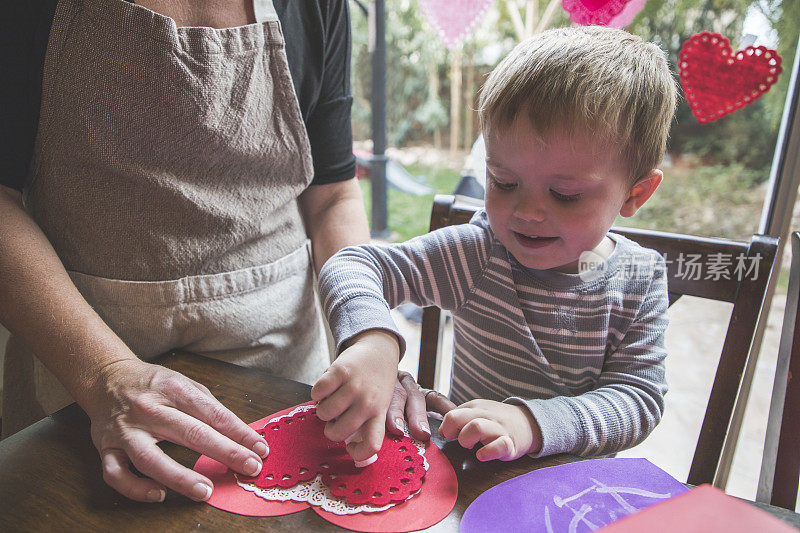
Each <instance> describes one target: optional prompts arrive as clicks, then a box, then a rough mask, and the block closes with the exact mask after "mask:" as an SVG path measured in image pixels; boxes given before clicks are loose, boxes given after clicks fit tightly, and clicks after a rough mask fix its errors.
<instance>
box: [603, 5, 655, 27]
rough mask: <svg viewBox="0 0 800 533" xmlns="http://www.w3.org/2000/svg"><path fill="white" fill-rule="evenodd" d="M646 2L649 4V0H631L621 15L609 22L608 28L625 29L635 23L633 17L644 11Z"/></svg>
mask: <svg viewBox="0 0 800 533" xmlns="http://www.w3.org/2000/svg"><path fill="white" fill-rule="evenodd" d="M645 2H647V0H630V2H628V4H627V5H626V6H625V7H624V8H623V9H622V11H620V13H619V15H617V16H616V17H614V18H613V19H611V20H610V21H609V23H608V24H607V26H608V27H609V28H624V27H625V26H627V25H628V24H630V23H631V22H633V17H635V16H636V14H637V13H639V11H641V10H642V8H643V7H644V4H645Z"/></svg>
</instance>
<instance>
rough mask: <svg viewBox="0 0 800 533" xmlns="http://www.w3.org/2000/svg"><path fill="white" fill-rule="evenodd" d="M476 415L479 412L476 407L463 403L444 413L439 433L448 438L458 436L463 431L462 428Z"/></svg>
mask: <svg viewBox="0 0 800 533" xmlns="http://www.w3.org/2000/svg"><path fill="white" fill-rule="evenodd" d="M476 416H477V413H476V412H475V410H474V409H471V408H465V407H464V406H463V405H462V406H459V407H456V408H455V409H453V410H451V411H450V412H448V413H447V414H446V415H444V418H443V419H442V424H441V425H440V426H439V435H441V436H442V437H444V438H446V439H455V438H457V437H458V434H459V433H461V428H463V427H464V426H465V425H466V424H467V422H469V421H470V420H472V419H473V418H476Z"/></svg>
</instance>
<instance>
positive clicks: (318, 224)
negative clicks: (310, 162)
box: [299, 178, 369, 273]
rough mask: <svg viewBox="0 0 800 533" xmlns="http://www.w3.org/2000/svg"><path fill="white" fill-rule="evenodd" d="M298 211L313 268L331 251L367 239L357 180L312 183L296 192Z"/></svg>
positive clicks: (366, 225)
mask: <svg viewBox="0 0 800 533" xmlns="http://www.w3.org/2000/svg"><path fill="white" fill-rule="evenodd" d="M299 203H300V212H301V213H302V215H303V221H304V222H305V226H306V231H307V232H308V234H309V237H310V238H311V242H312V244H313V249H314V269H315V270H316V271H317V273H319V271H320V269H321V268H322V265H324V264H325V261H327V260H328V258H330V257H331V256H332V255H333V254H335V253H336V252H338V251H339V250H341V249H342V248H344V247H345V246H351V245H355V244H364V243H366V242H369V224H368V223H367V215H366V211H365V210H364V199H363V197H362V196H361V188H360V187H359V186H358V180H357V179H355V178H353V179H350V180H346V181H341V182H338V183H331V184H327V185H312V186H311V187H309V188H308V189H306V190H305V191H304V192H303V194H301V195H300V199H299Z"/></svg>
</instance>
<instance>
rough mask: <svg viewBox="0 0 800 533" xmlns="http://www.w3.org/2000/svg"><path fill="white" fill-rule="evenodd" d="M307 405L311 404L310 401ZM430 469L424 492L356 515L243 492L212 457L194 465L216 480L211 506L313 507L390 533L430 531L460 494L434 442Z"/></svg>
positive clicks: (337, 519)
mask: <svg viewBox="0 0 800 533" xmlns="http://www.w3.org/2000/svg"><path fill="white" fill-rule="evenodd" d="M302 405H312V403H311V402H307V403H305V404H300V406H302ZM300 406H294V407H290V408H288V409H284V410H283V411H279V412H277V413H273V414H271V415H269V416H267V417H265V418H262V419H261V420H258V421H256V422H253V423H251V424H250V427H252V428H253V429H255V430H256V431H258V430H259V429H261V428H263V427H264V424H266V423H267V421H268V420H272V419H274V418H276V417H279V416H283V415H288V414H289V413H290V412H291V411H294V410H295V409H296V408H297V407H300ZM425 459H426V460H427V461H428V464H429V470H428V472H427V473H426V475H425V490H423V491H421V492H420V493H419V494H416V495H415V496H414V497H413V498H409V499H408V500H407V501H405V502H403V503H401V504H399V505H396V506H394V507H392V508H391V509H388V510H387V511H384V512H380V513H357V514H354V515H337V514H333V513H329V512H327V511H323V510H321V509H319V508H318V507H312V506H310V505H309V504H308V503H305V502H294V501H285V502H284V501H270V500H265V499H264V498H261V497H259V496H257V495H256V494H254V493H253V492H249V491H246V490H243V489H242V488H241V487H240V486H239V485H238V484H237V482H236V477H235V476H234V475H233V472H231V471H230V470H228V468H227V467H225V466H224V465H223V464H221V463H218V462H217V461H214V460H213V459H211V458H209V457H206V456H205V455H202V456H200V459H198V460H197V464H195V466H194V469H195V470H196V471H198V472H200V473H201V474H203V475H205V476H208V478H209V479H211V481H212V482H213V484H214V492H212V493H211V498H209V499H208V501H207V502H206V503H207V504H209V505H211V506H213V507H216V508H218V509H221V510H223V511H227V512H230V513H236V514H240V515H244V516H281V515H287V514H290V513H294V512H297V511H300V510H302V509H307V508H309V507H311V508H312V509H313V510H314V512H315V513H317V514H318V515H320V516H321V517H322V518H324V519H325V520H327V521H328V522H331V523H334V524H337V525H339V526H341V527H344V528H347V529H351V530H354V531H366V532H374V533H386V532H390V531H417V530H420V529H426V528H428V527H430V526H432V525H434V524H436V523H438V522H439V521H440V520H442V519H444V518H445V517H446V516H447V515H448V514H449V513H450V511H451V510H452V509H453V506H454V505H455V502H456V498H457V496H458V480H457V479H456V473H455V472H454V471H453V467H452V466H451V465H450V461H448V460H447V458H446V457H445V456H444V454H443V453H442V452H441V450H439V448H438V447H437V446H436V445H435V444H433V443H430V445H429V446H428V447H427V449H426V450H425Z"/></svg>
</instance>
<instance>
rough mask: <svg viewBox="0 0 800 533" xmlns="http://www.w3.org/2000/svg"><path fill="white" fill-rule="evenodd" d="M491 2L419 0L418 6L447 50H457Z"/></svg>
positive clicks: (483, 0)
mask: <svg viewBox="0 0 800 533" xmlns="http://www.w3.org/2000/svg"><path fill="white" fill-rule="evenodd" d="M491 3H492V0H419V6H420V8H422V13H423V14H424V15H425V18H426V19H428V22H429V23H430V24H431V26H433V29H434V30H435V31H436V34H437V35H438V36H439V39H441V41H442V42H443V43H444V45H445V46H446V47H447V48H448V49H449V50H454V49H456V48H458V47H459V46H460V45H461V43H462V42H463V41H464V39H466V37H467V35H469V34H470V33H472V30H473V29H475V26H477V24H478V22H479V21H480V20H481V19H482V18H483V14H484V13H485V12H486V10H487V9H488V8H489V6H490V5H491Z"/></svg>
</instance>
